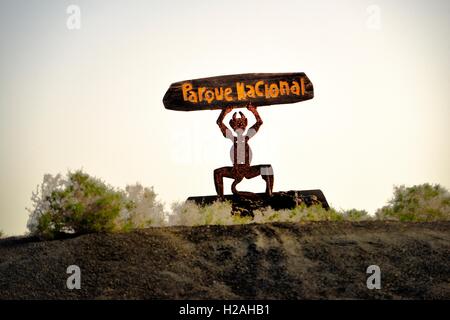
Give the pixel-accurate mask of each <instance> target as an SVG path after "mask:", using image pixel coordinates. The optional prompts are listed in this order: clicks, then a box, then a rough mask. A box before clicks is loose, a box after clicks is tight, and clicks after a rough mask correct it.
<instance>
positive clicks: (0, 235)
mask: <svg viewBox="0 0 450 320" xmlns="http://www.w3.org/2000/svg"><path fill="white" fill-rule="evenodd" d="M0 238H3V231H2V230H0Z"/></svg>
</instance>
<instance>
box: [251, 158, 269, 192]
mask: <svg viewBox="0 0 450 320" xmlns="http://www.w3.org/2000/svg"><path fill="white" fill-rule="evenodd" d="M259 175H261V177H262V178H263V179H264V181H265V182H266V194H267V195H268V196H272V192H273V169H272V166H271V165H270V164H260V165H257V166H251V167H250V168H249V169H248V170H247V174H246V176H245V177H246V178H247V179H251V178H254V177H257V176H259Z"/></svg>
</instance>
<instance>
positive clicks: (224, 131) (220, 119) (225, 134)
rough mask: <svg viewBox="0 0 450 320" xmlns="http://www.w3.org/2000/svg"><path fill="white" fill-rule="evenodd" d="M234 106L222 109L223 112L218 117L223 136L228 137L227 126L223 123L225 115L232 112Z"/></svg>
mask: <svg viewBox="0 0 450 320" xmlns="http://www.w3.org/2000/svg"><path fill="white" fill-rule="evenodd" d="M231 110H232V108H225V109H222V112H221V113H220V115H219V118H217V125H218V126H219V128H220V131H222V134H223V136H224V137H225V138H226V137H227V126H226V125H225V124H224V123H223V119H225V116H226V115H227V114H229V113H230V112H231Z"/></svg>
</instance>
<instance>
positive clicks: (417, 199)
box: [375, 183, 450, 221]
mask: <svg viewBox="0 0 450 320" xmlns="http://www.w3.org/2000/svg"><path fill="white" fill-rule="evenodd" d="M375 215H376V216H377V218H378V219H382V220H387V219H390V220H399V221H436V220H450V193H449V192H448V190H447V189H445V188H444V187H442V186H440V185H439V184H436V185H431V184H428V183H425V184H421V185H415V186H412V187H405V186H403V185H402V186H395V187H394V196H393V197H392V199H391V200H389V202H388V204H387V205H386V206H384V207H382V208H380V209H378V210H377V211H376V213H375Z"/></svg>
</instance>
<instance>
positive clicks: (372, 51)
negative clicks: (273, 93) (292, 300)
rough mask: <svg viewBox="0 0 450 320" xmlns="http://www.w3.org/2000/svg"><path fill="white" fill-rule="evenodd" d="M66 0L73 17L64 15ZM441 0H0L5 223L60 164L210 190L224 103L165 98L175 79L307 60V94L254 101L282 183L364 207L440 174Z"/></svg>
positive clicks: (441, 178)
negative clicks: (189, 103)
mask: <svg viewBox="0 0 450 320" xmlns="http://www.w3.org/2000/svg"><path fill="white" fill-rule="evenodd" d="M70 4H75V5H78V6H79V8H80V10H81V29H80V30H69V29H68V28H67V26H66V20H67V18H68V17H69V15H68V14H67V13H66V9H67V7H68V5H70ZM377 10H378V11H379V18H380V19H379V22H380V24H379V25H377V23H376V22H377V21H376V20H377V19H376V16H374V14H375V15H376V12H375V11H377ZM449 11H450V2H449V1H445V0H442V1H311V0H308V1H282V0H278V1H261V0H258V1H243V0H240V1H229V0H227V1H99V0H96V1H92V0H90V1H77V0H72V1H56V0H54V1H37V0H34V1H31V0H30V1H16V0H14V1H12V0H11V1H5V0H2V1H0V40H1V41H0V70H1V71H0V153H1V158H0V176H1V185H0V229H2V230H4V231H5V232H6V233H8V234H21V233H23V232H24V231H25V230H26V221H27V217H28V213H27V212H26V210H25V207H27V206H29V205H30V196H31V192H32V191H33V190H34V189H35V187H36V185H37V184H39V183H41V182H42V178H43V175H44V174H45V173H52V174H56V173H59V172H61V173H64V172H66V171H67V170H68V169H78V168H83V169H84V170H85V171H86V172H87V173H89V174H92V175H95V176H97V177H99V178H102V179H103V180H105V181H106V182H108V183H110V184H111V185H114V186H118V187H123V186H125V185H126V184H131V183H134V182H136V181H138V182H141V183H142V184H144V185H147V186H154V187H155V190H156V192H157V193H158V194H159V199H160V200H162V201H164V202H165V203H166V204H167V205H168V206H169V205H170V203H171V202H173V201H180V200H184V199H185V198H186V197H188V196H191V195H192V196H193V195H209V194H214V183H213V179H212V171H213V169H215V168H217V167H221V166H224V165H229V156H228V155H229V148H230V145H229V144H230V142H229V141H228V140H226V139H224V138H223V136H222V135H221V133H220V131H219V129H218V128H217V126H216V123H215V121H216V118H217V116H218V114H219V111H217V110H216V111H199V112H175V111H169V110H166V109H164V107H163V104H162V98H163V95H164V93H165V91H166V90H167V88H168V87H169V85H170V84H171V83H172V82H176V81H181V80H186V79H194V78H199V77H208V76H216V75H223V74H235V73H247V72H305V73H306V74H307V75H308V77H309V78H310V79H311V81H312V82H313V84H314V91H315V97H314V99H312V100H309V101H306V102H301V103H297V104H291V105H280V106H269V107H262V108H260V109H259V111H260V114H261V116H262V118H263V120H264V124H263V126H262V127H261V130H260V131H259V133H258V134H257V135H256V136H255V138H253V139H252V141H251V146H252V149H253V163H254V164H259V163H271V164H272V166H273V168H274V173H275V187H274V189H275V190H276V191H278V190H292V189H296V190H302V189H316V188H317V189H322V190H323V192H324V193H325V196H326V197H327V199H328V201H329V202H330V204H331V205H333V206H335V207H337V208H353V207H355V208H361V209H366V210H368V211H369V212H373V211H374V210H375V209H377V208H379V207H381V206H383V205H384V204H385V202H386V201H387V200H388V199H389V198H390V196H391V194H392V187H393V185H398V184H406V185H412V184H419V183H424V182H430V183H440V184H442V185H444V186H445V187H447V188H449V187H450V149H449V142H448V138H449V136H450V129H449V125H448V124H449V119H450V106H449V101H450V100H449V98H450V93H449V92H450V86H449V56H450V49H449V39H450V34H449V31H450V28H449V21H450V12H449ZM374 12H375V13H374ZM374 17H375V19H374ZM374 21H375V22H374ZM229 185H230V183H228V184H226V187H227V188H229ZM240 187H241V189H245V187H247V189H250V190H254V191H263V190H264V183H263V181H262V180H261V179H260V178H255V179H254V180H252V181H248V182H243V183H242V184H240ZM228 191H229V190H228Z"/></svg>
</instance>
